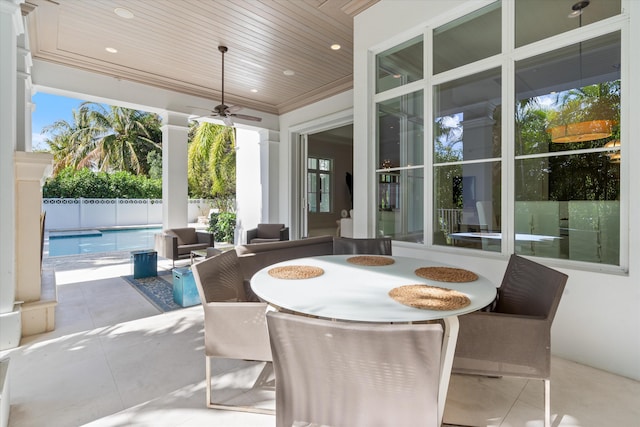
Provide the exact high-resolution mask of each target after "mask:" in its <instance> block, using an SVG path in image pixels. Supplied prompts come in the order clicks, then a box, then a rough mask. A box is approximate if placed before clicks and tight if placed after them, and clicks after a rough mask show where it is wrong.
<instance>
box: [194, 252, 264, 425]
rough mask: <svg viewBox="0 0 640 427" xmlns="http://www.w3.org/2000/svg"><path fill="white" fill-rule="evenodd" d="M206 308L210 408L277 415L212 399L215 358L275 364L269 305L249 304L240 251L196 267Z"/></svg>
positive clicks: (207, 391)
mask: <svg viewBox="0 0 640 427" xmlns="http://www.w3.org/2000/svg"><path fill="white" fill-rule="evenodd" d="M192 270H193V276H194V279H195V282H196V286H197V288H198V293H199V295H200V299H201V301H202V306H203V308H204V344H205V362H206V374H205V375H206V384H207V390H206V399H207V407H209V408H215V409H228V410H236V411H243V412H256V413H262V414H273V413H274V411H273V410H272V409H264V408H259V407H253V406H235V405H225V404H221V403H215V402H213V401H212V398H211V387H212V384H211V363H212V359H214V358H227V359H244V360H252V361H264V362H268V363H270V362H271V348H270V345H269V336H268V331H267V324H266V318H265V312H266V310H267V304H266V303H262V302H247V298H246V294H245V290H244V286H243V280H242V273H241V271H240V264H239V262H238V257H237V255H236V251H234V250H230V251H226V252H223V253H221V254H219V255H215V256H213V257H210V258H207V259H205V260H204V261H200V262H198V263H196V264H194V265H193V266H192Z"/></svg>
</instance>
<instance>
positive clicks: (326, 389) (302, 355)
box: [267, 312, 443, 427]
mask: <svg viewBox="0 0 640 427" xmlns="http://www.w3.org/2000/svg"><path fill="white" fill-rule="evenodd" d="M267 324H268V327H269V338H270V341H271V351H272V354H273V369H274V371H275V375H276V426H277V427H284V426H286V427H290V426H291V425H298V424H297V423H298V422H300V423H302V424H301V425H309V423H311V425H330V426H349V427H359V426H362V427H370V426H407V425H420V426H433V427H435V426H437V425H438V388H439V384H440V359H441V349H442V336H443V331H442V326H441V325H439V324H413V325H411V324H384V323H383V324H379V323H354V322H335V321H330V320H323V319H315V318H309V317H305V316H298V315H292V314H286V313H280V312H269V313H267ZM294 421H295V422H296V424H294Z"/></svg>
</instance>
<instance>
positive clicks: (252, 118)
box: [230, 114, 262, 122]
mask: <svg viewBox="0 0 640 427" xmlns="http://www.w3.org/2000/svg"><path fill="white" fill-rule="evenodd" d="M230 116H232V117H237V118H238V119H241V120H249V121H252V122H261V121H262V118H261V117H255V116H247V115H245V114H230Z"/></svg>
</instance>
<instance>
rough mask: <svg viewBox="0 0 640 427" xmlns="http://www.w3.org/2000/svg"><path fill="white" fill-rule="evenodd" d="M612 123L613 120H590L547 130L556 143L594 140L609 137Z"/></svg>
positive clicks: (552, 140)
mask: <svg viewBox="0 0 640 427" xmlns="http://www.w3.org/2000/svg"><path fill="white" fill-rule="evenodd" d="M613 124H614V122H613V120H591V121H588V122H580V123H569V124H568V125H560V126H556V127H552V128H551V129H549V130H548V131H547V132H549V133H550V134H551V142H556V143H563V142H585V141H594V140H596V139H604V138H608V137H610V136H611V133H612V128H613Z"/></svg>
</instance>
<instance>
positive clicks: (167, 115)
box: [160, 111, 189, 130]
mask: <svg viewBox="0 0 640 427" xmlns="http://www.w3.org/2000/svg"><path fill="white" fill-rule="evenodd" d="M160 116H161V117H162V123H163V124H162V130H164V128H170V127H173V128H189V115H188V114H183V113H175V112H173V111H164V112H162V113H161V114H160Z"/></svg>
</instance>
